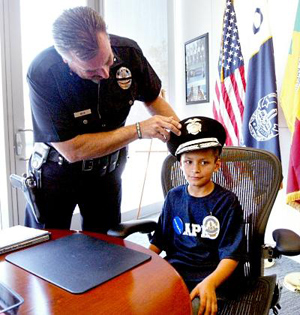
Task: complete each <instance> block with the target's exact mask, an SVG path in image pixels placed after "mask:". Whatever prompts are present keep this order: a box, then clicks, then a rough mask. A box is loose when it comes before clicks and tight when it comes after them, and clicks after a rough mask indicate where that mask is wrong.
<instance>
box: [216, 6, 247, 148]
mask: <svg viewBox="0 0 300 315" xmlns="http://www.w3.org/2000/svg"><path fill="white" fill-rule="evenodd" d="M218 70H219V72H218V78H217V81H216V86H215V99H214V102H213V114H214V117H215V119H216V120H218V121H219V122H220V123H222V124H223V126H224V127H225V129H226V133H227V139H226V145H239V144H240V142H241V140H242V122H243V113H244V98H245V89H246V81H245V77H244V59H243V55H242V52H241V45H240V40H239V33H238V28H237V22H236V15H235V11H234V7H233V4H232V1H231V0H227V2H226V8H225V12H224V21H223V33H222V40H221V51H220V57H219V63H218Z"/></svg>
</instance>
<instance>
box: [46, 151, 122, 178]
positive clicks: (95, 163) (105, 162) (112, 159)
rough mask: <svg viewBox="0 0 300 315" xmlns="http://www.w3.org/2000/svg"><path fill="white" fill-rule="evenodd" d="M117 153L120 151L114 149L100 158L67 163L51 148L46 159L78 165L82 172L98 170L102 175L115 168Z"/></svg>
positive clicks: (117, 158) (67, 163)
mask: <svg viewBox="0 0 300 315" xmlns="http://www.w3.org/2000/svg"><path fill="white" fill-rule="evenodd" d="M119 153H120V151H116V152H114V153H112V154H109V155H106V156H102V157H101V158H97V159H91V160H83V161H79V162H74V163H69V162H68V161H67V160H66V159H65V158H64V157H62V156H61V155H60V154H59V153H58V152H57V151H56V150H54V149H51V150H50V152H49V154H48V158H47V160H48V161H51V162H56V163H58V164H59V165H69V166H74V167H79V168H80V169H81V170H82V171H83V172H88V171H92V170H97V171H100V174H101V176H103V175H105V174H106V173H110V172H112V171H114V170H115V169H116V167H117V166H118V160H119Z"/></svg>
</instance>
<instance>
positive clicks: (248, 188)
mask: <svg viewBox="0 0 300 315" xmlns="http://www.w3.org/2000/svg"><path fill="white" fill-rule="evenodd" d="M161 180H162V188H163V193H164V196H166V194H167V192H168V191H169V190H170V189H171V188H173V187H176V186H178V185H182V184H185V183H186V181H185V178H184V175H183V172H182V171H181V169H180V165H179V162H178V161H177V160H176V158H175V157H173V156H171V155H169V156H168V157H167V158H166V159H165V161H164V163H163V166H162V173H161ZM213 181H214V182H215V183H218V184H220V185H221V186H223V187H224V188H227V189H229V190H231V191H233V192H234V193H235V194H236V195H237V197H238V199H239V201H240V203H241V206H242V209H243V211H244V220H245V233H246V238H247V253H248V258H247V262H246V263H245V266H244V267H245V274H246V275H247V276H251V277H257V276H260V275H262V274H263V272H262V270H263V269H262V267H263V264H262V258H261V257H262V255H261V251H262V245H263V244H264V234H265V229H266V225H267V221H268V218H269V215H270V212H271V209H272V206H273V204H274V202H275V199H276V196H277V193H278V190H279V187H280V184H281V181H282V169H281V163H280V161H279V160H278V158H277V157H276V156H275V155H274V154H272V153H270V152H267V151H264V150H258V149H253V148H245V147H224V148H223V150H222V155H221V167H220V169H219V171H218V172H216V173H214V176H213Z"/></svg>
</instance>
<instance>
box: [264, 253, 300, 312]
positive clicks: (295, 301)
mask: <svg viewBox="0 0 300 315" xmlns="http://www.w3.org/2000/svg"><path fill="white" fill-rule="evenodd" d="M291 272H300V264H299V263H297V262H296V261H294V260H292V259H290V258H288V257H282V258H281V259H277V260H276V261H275V264H274V265H273V266H272V267H270V268H266V269H265V275H272V274H276V275H277V280H278V281H279V284H280V285H281V286H282V291H281V298H280V302H279V304H280V306H281V309H280V311H279V314H282V315H299V314H300V293H296V292H292V291H290V290H288V289H287V288H286V287H285V286H284V284H283V280H284V277H285V276H286V275H287V274H288V273H291ZM271 314H273V312H272V311H270V315H271Z"/></svg>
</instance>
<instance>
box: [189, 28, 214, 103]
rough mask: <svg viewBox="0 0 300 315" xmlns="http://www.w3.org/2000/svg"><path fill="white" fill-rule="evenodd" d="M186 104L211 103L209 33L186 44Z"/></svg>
mask: <svg viewBox="0 0 300 315" xmlns="http://www.w3.org/2000/svg"><path fill="white" fill-rule="evenodd" d="M184 52H185V91H186V104H197V103H206V102H209V69H208V63H209V58H208V33H206V34H204V35H201V36H199V37H196V38H194V39H192V40H190V41H188V42H186V43H185V44H184Z"/></svg>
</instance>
